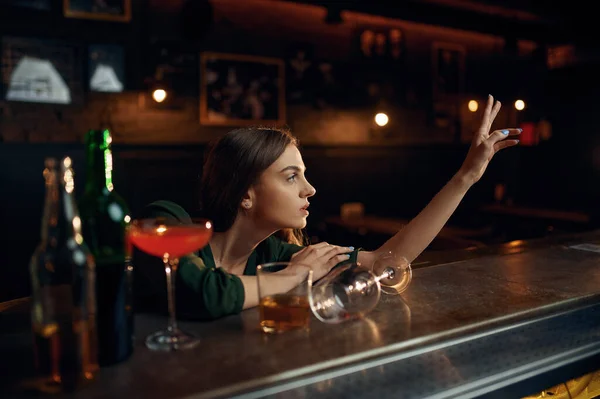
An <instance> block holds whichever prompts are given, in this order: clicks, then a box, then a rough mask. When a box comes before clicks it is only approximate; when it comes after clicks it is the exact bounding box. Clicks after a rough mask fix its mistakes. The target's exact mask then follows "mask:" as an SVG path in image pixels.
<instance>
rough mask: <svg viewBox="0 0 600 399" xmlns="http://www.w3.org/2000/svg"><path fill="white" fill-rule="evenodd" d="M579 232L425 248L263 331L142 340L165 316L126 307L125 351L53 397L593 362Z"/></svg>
mask: <svg viewBox="0 0 600 399" xmlns="http://www.w3.org/2000/svg"><path fill="white" fill-rule="evenodd" d="M584 243H587V244H596V245H598V244H600V231H596V232H590V233H585V234H579V235H574V236H569V237H566V236H565V237H557V238H553V239H543V240H537V241H535V242H519V243H517V244H515V243H509V244H505V245H502V246H498V247H495V248H488V249H485V250H483V249H478V250H476V252H470V253H468V252H460V253H453V254H447V256H446V261H443V259H444V253H437V254H433V253H427V252H425V253H424V254H423V255H422V256H421V257H420V258H419V259H420V262H415V265H418V264H420V265H421V267H418V266H417V267H415V269H414V271H413V281H412V283H411V285H410V286H409V288H408V289H407V290H406V291H405V292H404V293H402V294H401V295H398V296H388V295H382V298H381V301H380V303H379V304H378V306H377V307H376V308H375V310H374V311H372V312H371V313H370V314H369V315H368V317H366V318H365V319H362V320H358V321H353V322H348V323H343V324H339V325H327V324H323V323H320V322H318V321H317V320H316V319H314V318H313V320H312V322H311V327H310V331H295V332H288V333H284V334H281V335H275V336H267V335H265V334H263V333H261V332H260V331H259V328H258V311H257V309H249V310H246V311H244V312H242V313H241V314H240V315H236V316H231V317H227V318H224V319H221V320H218V321H214V322H206V323H200V322H182V323H180V326H181V327H182V329H185V330H187V331H190V332H193V333H196V334H198V335H199V336H201V337H202V343H201V345H200V346H199V347H197V348H196V349H193V350H189V351H182V352H174V353H159V352H151V351H149V350H147V349H146V348H145V347H144V344H143V342H144V338H145V336H146V335H147V334H149V333H151V332H154V331H156V330H158V329H162V328H164V327H166V323H167V320H166V317H161V316H155V315H147V314H138V315H137V316H136V337H137V338H136V339H137V344H136V348H135V352H134V355H133V357H132V358H131V359H129V360H128V361H126V362H125V363H122V364H119V365H116V366H113V367H109V368H103V369H102V370H101V372H100V373H99V376H98V380H97V381H96V382H94V383H93V384H92V385H90V386H89V387H87V388H85V389H84V390H81V391H80V392H77V393H76V394H73V395H68V396H65V397H69V398H86V399H94V398H146V399H152V398H188V399H192V398H198V399H199V398H221V397H224V398H225V397H227V398H231V397H244V398H258V397H273V398H280V397H281V398H332V397H333V398H337V397H344V398H350V397H351V398H375V397H376V398H387V397H389V398H424V397H428V398H453V397H461V398H469V397H498V398H513V397H514V398H517V397H522V396H525V395H528V394H531V393H533V392H535V391H537V390H542V389H544V388H546V387H549V386H552V385H554V384H558V383H561V382H563V381H566V380H567V379H570V378H574V377H578V376H580V375H583V374H585V373H589V372H591V371H594V370H597V369H600V253H598V252H594V251H590V250H583V249H576V248H573V247H572V246H573V245H575V244H584ZM477 251H479V252H477ZM456 258H462V260H461V259H456ZM18 308H21V309H20V310H19V309H18ZM25 308H26V307H24V306H20V305H16V306H14V307H13V308H9V309H8V310H7V309H5V310H4V312H1V313H0V327H1V330H0V331H1V334H0V359H1V360H0V364H1V366H0V375H1V377H0V381H1V382H2V385H1V386H0V388H1V389H2V390H3V391H0V397H2V398H4V397H9V398H13V397H14V398H27V397H30V396H29V395H28V394H27V393H25V392H22V391H19V389H21V388H22V386H23V382H22V381H23V378H24V377H25V376H27V375H28V373H30V372H31V364H32V360H31V346H30V342H31V336H30V333H29V330H28V325H27V322H28V314H27V310H25ZM0 309H1V308H0ZM54 397H57V396H54Z"/></svg>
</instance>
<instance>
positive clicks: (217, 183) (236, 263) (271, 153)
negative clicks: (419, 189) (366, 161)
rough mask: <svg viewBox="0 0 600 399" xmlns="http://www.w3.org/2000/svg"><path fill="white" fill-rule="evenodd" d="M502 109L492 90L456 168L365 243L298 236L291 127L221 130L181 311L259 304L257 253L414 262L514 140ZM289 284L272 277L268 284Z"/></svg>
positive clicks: (330, 260)
mask: <svg viewBox="0 0 600 399" xmlns="http://www.w3.org/2000/svg"><path fill="white" fill-rule="evenodd" d="M499 110H500V102H495V101H494V99H493V97H492V96H489V98H488V103H487V106H486V109H485V112H484V115H483V118H482V121H481V126H480V128H479V130H478V131H477V132H476V134H475V137H474V139H473V142H472V144H471V147H470V149H469V152H468V154H467V157H466V159H465V161H464V163H463V164H462V166H461V168H460V169H459V171H458V172H457V173H456V174H455V175H454V176H453V177H452V179H451V180H450V181H449V182H448V183H447V184H446V185H445V186H444V187H443V188H442V190H441V191H440V192H439V193H438V194H437V195H436V196H435V197H434V198H433V200H432V201H431V202H430V203H429V204H428V205H427V206H426V207H425V209H423V210H422V211H421V212H420V213H419V214H418V215H417V216H416V217H415V218H414V219H413V220H412V221H411V222H410V223H409V224H408V225H407V226H405V227H404V228H403V229H402V230H401V231H399V232H398V233H397V234H396V235H394V236H393V237H392V238H390V239H389V240H388V241H387V242H386V243H384V244H383V245H382V246H381V247H380V248H378V249H376V250H375V251H372V252H370V251H358V250H354V248H351V247H340V246H336V245H330V244H328V243H325V242H322V243H318V244H315V245H308V246H303V245H302V242H301V234H300V231H301V229H303V228H304V227H305V226H306V218H307V216H308V210H307V208H308V206H309V204H310V202H309V200H310V198H311V197H312V196H313V195H315V192H316V190H315V188H314V187H313V186H311V185H310V183H309V182H308V181H307V180H306V177H305V175H304V173H305V171H306V168H305V166H304V163H303V161H302V156H301V155H300V152H299V151H298V148H297V142H296V139H295V138H294V137H293V136H292V135H291V134H290V133H288V132H286V131H283V130H278V129H264V128H246V129H238V130H233V131H231V132H229V133H227V134H226V135H225V136H223V137H222V138H221V139H220V140H219V141H218V142H217V143H216V144H215V145H214V146H213V147H212V149H211V150H210V152H209V153H208V156H207V158H206V162H205V165H204V169H203V175H202V194H201V200H202V209H203V212H204V214H205V216H206V217H208V218H210V219H211V220H212V221H213V226H214V235H213V237H212V239H211V240H210V243H209V245H207V246H206V247H205V248H203V249H202V250H201V251H200V252H199V254H195V255H190V256H187V257H185V258H183V259H182V260H181V261H180V266H179V272H178V274H177V283H176V284H177V289H176V292H177V295H178V298H177V306H178V314H179V315H180V316H184V317H188V318H189V317H192V318H204V319H206V318H208V319H215V318H218V317H222V316H225V315H229V314H235V313H238V312H240V311H241V310H242V309H247V308H250V307H253V306H256V305H257V304H258V294H257V284H256V276H255V275H256V266H257V265H258V264H260V263H264V262H274V261H290V260H291V261H292V263H295V264H307V265H309V266H311V267H312V268H313V271H314V278H315V279H318V278H320V277H322V276H324V275H325V274H327V272H329V270H331V269H332V268H333V267H334V266H335V265H337V264H339V263H341V262H348V261H352V262H356V261H358V262H360V263H361V264H363V265H370V264H372V263H373V261H374V260H375V259H376V258H377V257H378V256H379V255H380V254H382V253H384V252H386V251H394V252H395V253H397V254H400V255H402V256H404V257H406V258H407V259H408V260H409V261H410V262H412V261H413V260H414V259H415V258H416V257H417V256H418V255H419V254H420V253H421V252H422V251H423V250H424V249H425V248H426V247H427V246H428V245H429V243H431V241H432V240H433V239H434V238H435V236H436V235H437V234H438V233H439V231H440V230H441V229H442V227H443V226H444V224H445V223H446V222H447V220H448V219H449V218H450V216H451V215H452V213H453V212H454V210H455V209H456V207H457V206H458V204H459V203H460V201H461V200H462V198H463V196H464V195H465V194H466V192H467V190H468V189H469V188H470V187H471V186H472V185H473V184H474V183H475V182H477V181H478V180H479V179H480V177H481V176H482V175H483V173H484V171H485V169H486V167H487V165H488V163H489V161H490V160H491V159H492V157H493V155H494V154H495V153H496V152H497V151H499V150H501V149H503V148H506V147H510V146H514V145H516V144H517V143H518V140H515V139H507V137H510V136H514V135H518V134H519V133H520V132H521V131H520V129H504V130H496V131H494V132H492V133H489V131H490V128H491V125H492V122H493V121H494V119H495V117H496V115H497V114H498V111H499ZM155 216H163V217H169V218H174V219H177V220H179V221H180V222H181V223H189V222H190V220H191V219H190V217H189V215H188V214H187V213H186V212H185V211H184V210H183V209H182V208H181V207H179V206H178V205H176V204H174V203H172V202H168V201H158V202H155V203H153V204H150V205H149V206H148V208H147V210H146V213H145V215H144V217H155ZM136 269H140V270H145V269H146V267H144V268H136ZM151 280H154V286H155V287H164V280H161V279H158V281H156V278H152V279H151ZM146 282H148V281H146ZM289 288H291V287H283V286H277V285H274V286H273V287H272V290H273V292H272V293H273V294H274V293H278V292H284V291H285V290H287V289H289ZM157 293H158V292H156V290H154V292H153V294H154V295H156V294H157ZM161 297H164V296H163V295H162V294H161Z"/></svg>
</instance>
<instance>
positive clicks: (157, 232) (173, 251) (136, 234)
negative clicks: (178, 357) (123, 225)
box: [127, 218, 213, 351]
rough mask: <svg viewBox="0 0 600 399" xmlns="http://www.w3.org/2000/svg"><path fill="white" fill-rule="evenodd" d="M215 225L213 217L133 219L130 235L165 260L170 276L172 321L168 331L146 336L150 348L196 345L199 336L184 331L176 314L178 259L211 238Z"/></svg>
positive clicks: (134, 243) (140, 246) (168, 294)
mask: <svg viewBox="0 0 600 399" xmlns="http://www.w3.org/2000/svg"><path fill="white" fill-rule="evenodd" d="M212 232H213V228H212V222H211V221H210V220H206V219H202V220H198V219H196V220H194V223H192V224H181V223H179V222H176V221H169V220H166V219H164V218H155V219H138V220H134V221H133V222H131V225H130V226H129V228H128V233H127V237H128V240H130V243H131V244H133V245H135V246H136V247H137V248H139V249H140V250H141V251H143V252H146V253H148V254H150V255H153V256H158V257H159V258H161V259H162V261H163V263H164V266H165V273H166V275H167V299H168V307H169V324H168V326H167V329H166V330H161V331H157V332H155V333H153V334H150V335H149V336H148V337H147V338H146V346H147V347H148V348H149V349H151V350H163V351H173V350H179V349H189V348H193V347H194V346H196V345H197V344H198V343H199V342H200V341H199V338H197V337H195V336H193V335H191V334H188V333H186V332H183V331H181V330H180V329H179V328H178V327H177V319H176V316H175V274H176V272H177V266H178V264H179V258H180V257H182V256H184V255H187V254H189V253H192V252H194V251H197V250H199V249H201V248H203V247H204V246H206V244H208V241H209V240H210V238H211V236H212Z"/></svg>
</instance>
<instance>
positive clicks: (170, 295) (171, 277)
mask: <svg viewBox="0 0 600 399" xmlns="http://www.w3.org/2000/svg"><path fill="white" fill-rule="evenodd" d="M163 262H164V264H165V273H166V274H167V299H168V304H169V325H168V327H167V331H169V332H170V333H174V332H175V331H177V318H176V316H175V275H176V273H177V266H178V264H179V259H177V258H175V259H169V256H168V255H165V256H164V257H163Z"/></svg>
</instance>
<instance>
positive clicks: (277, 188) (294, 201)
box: [250, 145, 316, 230]
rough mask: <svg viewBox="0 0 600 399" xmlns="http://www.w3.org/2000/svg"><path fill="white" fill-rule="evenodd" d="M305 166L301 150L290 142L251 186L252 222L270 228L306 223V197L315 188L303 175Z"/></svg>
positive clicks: (302, 225) (293, 226)
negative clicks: (253, 220)
mask: <svg viewBox="0 0 600 399" xmlns="http://www.w3.org/2000/svg"><path fill="white" fill-rule="evenodd" d="M305 171H306V167H305V166H304V162H303V161H302V156H301V155H300V151H298V148H296V146H295V145H289V146H288V147H287V148H286V149H285V151H284V152H283V154H281V156H280V157H279V158H278V159H277V160H276V161H275V162H273V164H272V165H271V166H269V167H268V168H267V169H266V170H265V171H264V172H263V173H262V175H261V176H260V178H259V181H258V183H257V184H256V185H254V186H253V187H252V188H251V189H250V197H251V200H252V208H251V214H252V216H253V218H254V219H255V221H256V222H257V223H258V224H260V225H262V226H268V227H269V228H273V229H277V230H279V229H284V228H294V229H301V228H304V227H305V226H306V218H307V216H308V211H307V210H306V208H307V207H308V204H309V202H308V198H309V197H312V196H313V195H315V192H316V190H315V188H314V187H313V186H311V185H310V183H309V182H308V181H307V180H306V177H305V175H304V173H305Z"/></svg>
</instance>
